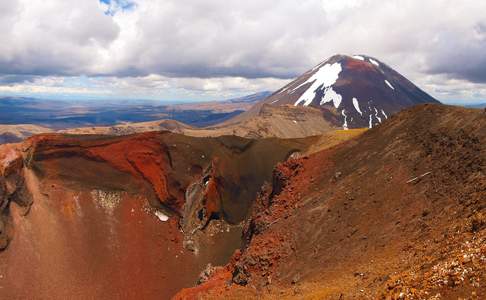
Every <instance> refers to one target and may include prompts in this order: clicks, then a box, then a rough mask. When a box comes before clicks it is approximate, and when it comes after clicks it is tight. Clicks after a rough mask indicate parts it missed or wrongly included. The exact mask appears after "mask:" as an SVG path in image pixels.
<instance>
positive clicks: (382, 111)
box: [381, 109, 388, 119]
mask: <svg viewBox="0 0 486 300" xmlns="http://www.w3.org/2000/svg"><path fill="white" fill-rule="evenodd" d="M381 113H382V114H383V115H384V116H385V119H388V116H387V115H386V113H385V111H384V110H383V109H382V110H381Z"/></svg>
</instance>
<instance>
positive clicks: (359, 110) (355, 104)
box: [353, 98, 363, 115]
mask: <svg viewBox="0 0 486 300" xmlns="http://www.w3.org/2000/svg"><path fill="white" fill-rule="evenodd" d="M353 105H354V109H356V111H357V112H359V114H360V115H363V113H362V112H361V109H359V103H358V99H356V98H353Z"/></svg>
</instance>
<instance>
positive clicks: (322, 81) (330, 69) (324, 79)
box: [292, 63, 342, 108]
mask: <svg viewBox="0 0 486 300" xmlns="http://www.w3.org/2000/svg"><path fill="white" fill-rule="evenodd" d="M341 71H342V67H341V64H340V63H333V64H325V65H323V66H322V67H320V68H319V70H317V71H316V72H315V73H314V74H313V75H312V76H311V77H309V79H307V80H306V81H305V82H303V83H301V84H299V85H298V86H297V87H295V88H293V89H292V93H293V92H295V91H296V90H297V89H299V88H300V87H301V86H304V85H306V84H308V83H311V82H312V84H311V86H310V87H309V88H307V90H306V91H305V92H304V93H303V94H302V95H301V96H300V97H299V99H297V101H296V102H295V104H294V105H295V106H297V105H299V104H301V103H303V105H304V106H308V105H309V104H311V103H312V100H314V98H315V97H316V92H317V90H318V89H325V91H324V97H323V98H322V101H321V103H326V102H328V101H329V99H331V100H332V101H333V103H334V106H335V107H336V108H337V107H339V104H340V103H341V100H342V97H341V95H339V94H337V93H336V92H335V91H334V90H333V89H332V88H330V89H328V88H329V87H330V86H331V85H333V84H334V83H336V81H337V80H338V78H339V73H341ZM327 93H330V95H328V96H327ZM325 99H326V101H325ZM323 101H324V102H323Z"/></svg>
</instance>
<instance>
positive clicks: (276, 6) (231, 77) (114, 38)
mask: <svg viewBox="0 0 486 300" xmlns="http://www.w3.org/2000/svg"><path fill="white" fill-rule="evenodd" d="M0 28H2V29H3V30H2V34H1V35H0V93H1V94H18V95H68V96H69V95H76V96H77V97H120V98H127V97H136V98H156V99H171V100H172V99H210V98H225V97H230V96H237V95H242V94H247V93H252V92H256V91H261V90H275V89H278V88H279V87H280V86H281V85H283V84H285V83H286V82H287V81H288V80H290V79H291V78H293V77H295V76H298V75H300V74H301V73H303V72H304V71H306V70H307V69H309V68H311V67H312V66H314V65H315V64H317V63H319V62H320V61H322V60H324V59H326V58H327V57H329V56H331V55H333V54H336V53H342V54H358V53H360V54H367V55H370V56H374V57H376V58H378V59H380V60H382V61H384V62H386V63H387V64H389V65H390V66H392V67H394V68H395V69H396V70H397V71H399V72H401V73H402V74H403V75H405V76H406V77H408V78H409V79H411V80H412V81H414V82H415V83H416V84H418V85H419V86H420V87H421V88H423V89H424V90H426V91H427V92H429V93H431V94H432V95H433V96H435V97H437V98H438V99H441V100H446V101H447V100H449V101H451V100H464V101H471V102H474V101H484V100H485V99H486V1H477V0H469V1H453V0H427V1H423V0H408V1H401V0H388V1H383V0H381V1H372V0H346V1H343V0H328V1H326V0H279V1H276V0H272V1H270V0H246V1H234V0H225V1H221V0H204V1H201V0H191V1H190V0H185V1H180V0H163V1H161V0H133V1H129V0H118V1H114V0H111V1H109V0H102V1H99V0H83V1H79V0H0Z"/></svg>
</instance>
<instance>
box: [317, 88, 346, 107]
mask: <svg viewBox="0 0 486 300" xmlns="http://www.w3.org/2000/svg"><path fill="white" fill-rule="evenodd" d="M342 100H343V97H342V96H341V95H340V94H338V93H336V91H334V90H333V89H332V87H328V88H326V89H325V90H324V96H323V97H322V99H321V102H320V103H319V105H323V104H324V103H328V102H332V103H333V104H334V107H335V108H338V107H339V105H341V101H342Z"/></svg>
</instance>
